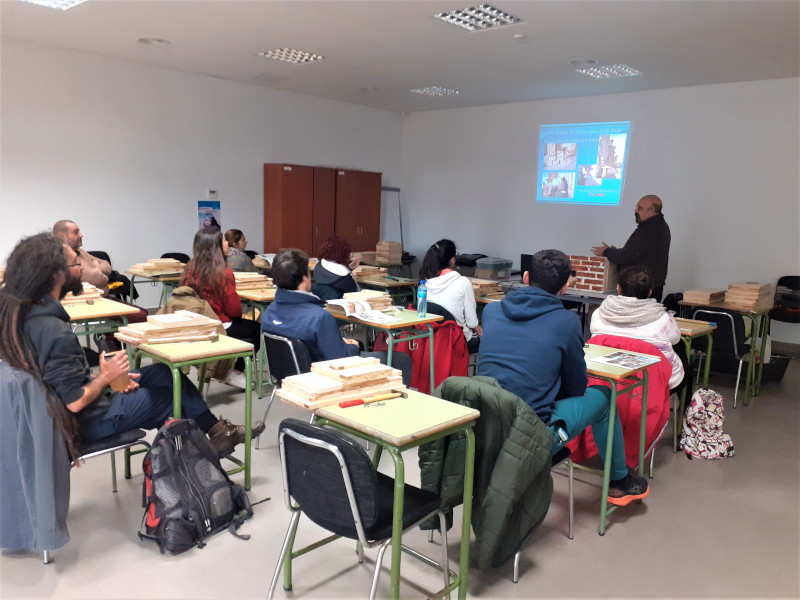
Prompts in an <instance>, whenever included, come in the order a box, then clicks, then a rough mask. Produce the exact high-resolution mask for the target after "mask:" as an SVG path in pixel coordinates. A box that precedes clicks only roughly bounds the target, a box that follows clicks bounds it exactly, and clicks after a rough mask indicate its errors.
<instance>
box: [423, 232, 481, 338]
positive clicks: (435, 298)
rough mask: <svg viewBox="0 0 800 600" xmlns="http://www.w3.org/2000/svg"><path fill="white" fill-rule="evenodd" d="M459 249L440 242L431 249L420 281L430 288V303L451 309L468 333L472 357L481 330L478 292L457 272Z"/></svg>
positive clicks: (465, 335) (427, 254)
mask: <svg viewBox="0 0 800 600" xmlns="http://www.w3.org/2000/svg"><path fill="white" fill-rule="evenodd" d="M455 265H456V245H455V244H454V243H453V242H452V241H451V240H439V241H438V242H436V243H435V244H434V245H433V246H431V247H430V248H428V251H427V252H426V253H425V258H424V259H423V260H422V267H421V268H420V271H419V278H420V279H421V280H422V279H424V280H425V285H426V286H427V288H428V302H429V303H430V302H434V303H436V304H438V305H439V306H441V307H443V308H445V309H447V310H448V311H449V312H450V314H452V315H453V317H454V318H455V320H456V323H458V324H459V325H460V326H461V328H462V329H463V330H464V337H465V338H466V340H467V347H468V348H469V351H470V353H474V352H476V351H477V348H478V336H479V335H480V334H481V326H480V325H479V324H478V313H477V312H476V308H475V292H474V291H473V290H472V283H471V282H470V280H469V279H467V278H466V277H464V276H463V275H461V274H459V273H457V272H456V271H455Z"/></svg>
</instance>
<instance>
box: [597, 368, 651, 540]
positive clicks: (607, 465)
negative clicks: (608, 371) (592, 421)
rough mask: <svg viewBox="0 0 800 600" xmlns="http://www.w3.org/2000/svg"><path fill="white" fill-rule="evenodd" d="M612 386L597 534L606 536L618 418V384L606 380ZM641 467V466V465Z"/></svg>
mask: <svg viewBox="0 0 800 600" xmlns="http://www.w3.org/2000/svg"><path fill="white" fill-rule="evenodd" d="M606 381H608V382H609V383H610V384H611V405H610V406H609V409H608V440H607V441H606V453H605V455H604V459H603V493H602V496H601V498H600V527H599V528H598V529H597V533H599V534H600V535H605V534H606V515H607V514H608V488H609V484H610V482H611V448H612V447H613V445H614V421H615V419H616V418H617V384H616V383H615V382H614V380H613V379H606ZM640 466H641V465H640Z"/></svg>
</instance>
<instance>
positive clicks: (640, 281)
mask: <svg viewBox="0 0 800 600" xmlns="http://www.w3.org/2000/svg"><path fill="white" fill-rule="evenodd" d="M652 292H653V285H652V280H651V278H650V272H649V271H648V270H647V267H643V266H634V267H628V268H627V269H625V270H624V271H622V273H620V275H619V283H618V284H617V293H618V294H619V296H608V297H607V298H606V299H605V300H603V303H602V304H601V305H600V307H599V308H598V309H597V310H596V311H594V313H593V314H592V322H591V325H590V326H589V328H590V331H591V332H592V335H598V334H607V335H621V336H624V337H631V338H636V339H639V340H643V341H645V342H650V343H651V344H653V345H654V346H655V347H656V348H658V349H659V350H660V351H661V353H662V354H663V355H664V356H665V357H666V358H667V360H669V362H670V364H671V365H672V376H671V377H670V378H669V387H670V389H672V390H674V389H675V388H677V387H678V386H679V385H680V383H681V381H682V380H683V374H684V373H683V365H682V364H681V360H680V358H678V355H677V354H676V353H675V350H673V345H675V344H678V343H680V341H681V330H680V327H678V323H677V322H676V321H675V317H673V316H672V315H671V314H669V313H668V312H667V309H666V308H664V305H663V304H660V303H659V302H657V301H656V299H655V298H651V297H650V295H651V294H652Z"/></svg>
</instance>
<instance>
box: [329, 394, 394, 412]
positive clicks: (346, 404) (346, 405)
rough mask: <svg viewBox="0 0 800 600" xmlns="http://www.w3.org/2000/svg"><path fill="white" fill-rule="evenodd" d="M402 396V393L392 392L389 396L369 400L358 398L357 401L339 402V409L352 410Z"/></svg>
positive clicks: (380, 395)
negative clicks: (351, 408)
mask: <svg viewBox="0 0 800 600" xmlns="http://www.w3.org/2000/svg"><path fill="white" fill-rule="evenodd" d="M400 396H402V394H401V393H400V392H392V393H388V394H378V395H377V396H371V397H369V398H358V399H356V400H345V401H343V402H339V408H350V407H351V406H361V405H362V404H371V403H372V402H379V401H381V400H391V399H392V398H399V397H400Z"/></svg>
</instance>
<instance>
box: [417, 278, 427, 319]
mask: <svg viewBox="0 0 800 600" xmlns="http://www.w3.org/2000/svg"><path fill="white" fill-rule="evenodd" d="M427 314H428V288H427V286H426V285H425V280H424V279H423V280H421V281H420V282H419V286H418V287H417V317H420V318H422V317H424V316H426V315H427Z"/></svg>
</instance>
